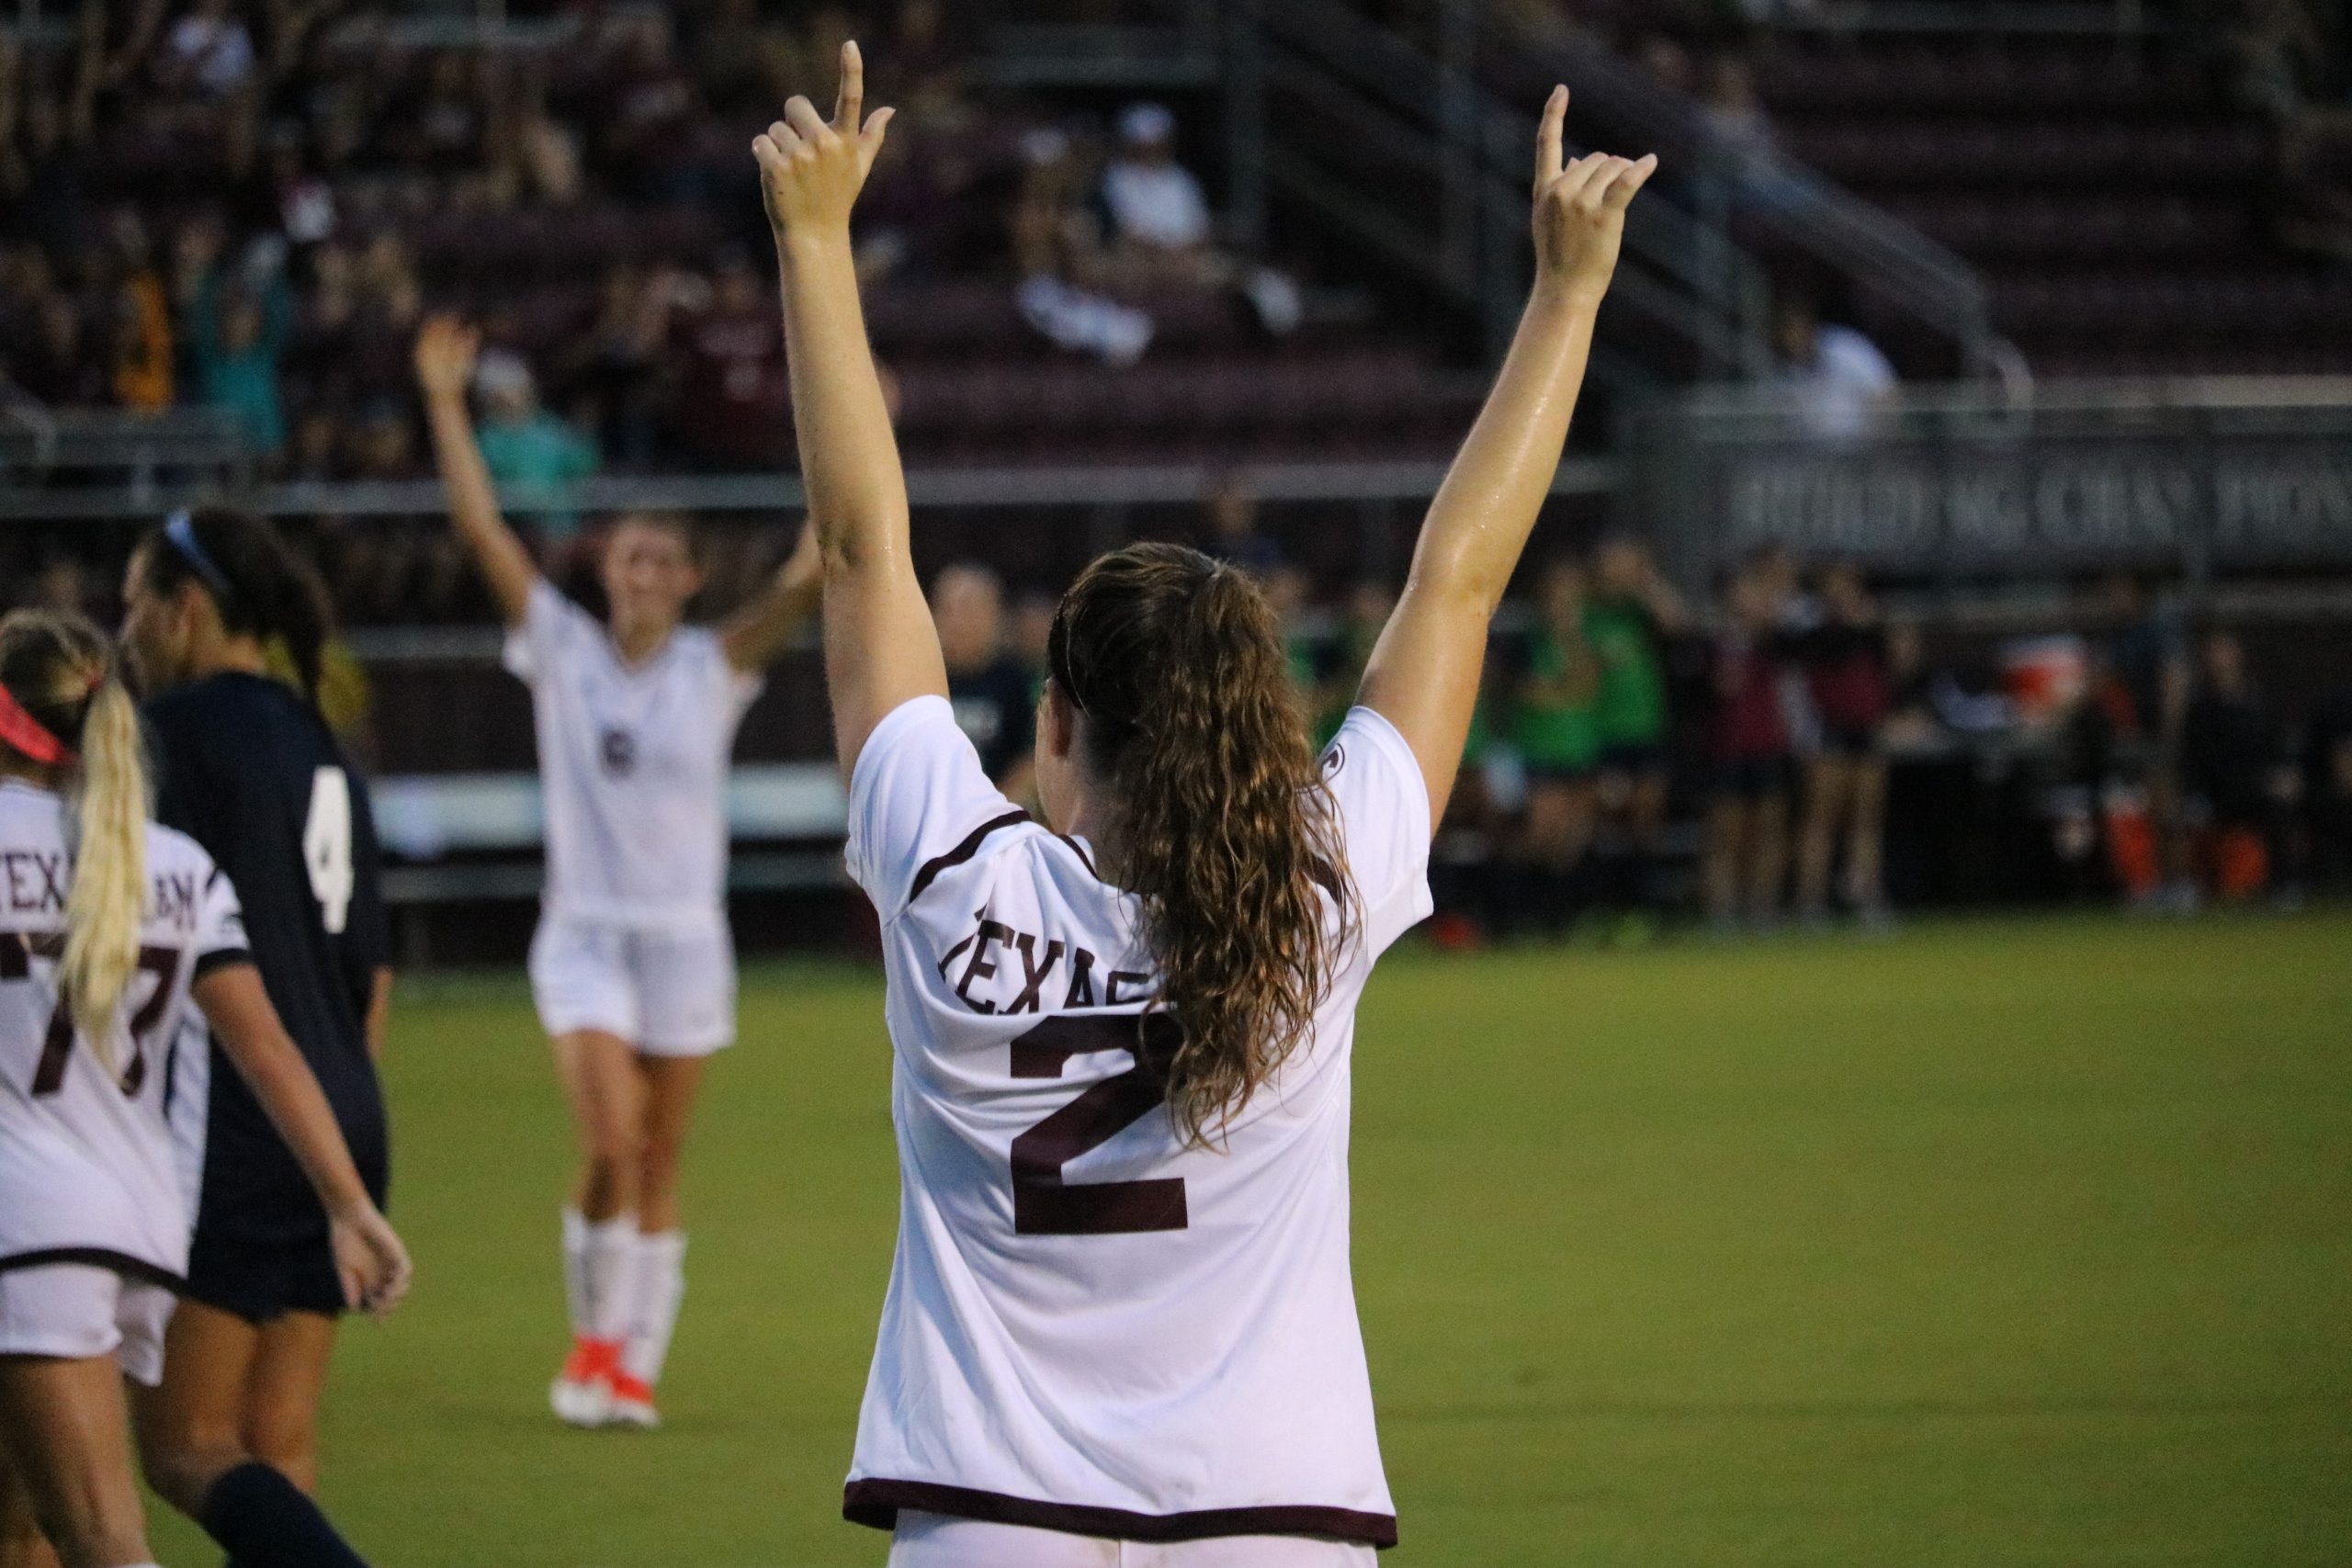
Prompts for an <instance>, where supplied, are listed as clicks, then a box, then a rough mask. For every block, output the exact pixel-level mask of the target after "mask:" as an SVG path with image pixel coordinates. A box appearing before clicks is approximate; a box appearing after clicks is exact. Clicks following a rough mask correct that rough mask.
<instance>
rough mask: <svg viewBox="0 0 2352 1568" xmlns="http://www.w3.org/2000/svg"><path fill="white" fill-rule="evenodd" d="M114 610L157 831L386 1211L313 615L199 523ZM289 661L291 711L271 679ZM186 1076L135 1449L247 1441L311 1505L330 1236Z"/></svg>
mask: <svg viewBox="0 0 2352 1568" xmlns="http://www.w3.org/2000/svg"><path fill="white" fill-rule="evenodd" d="M123 599H124V604H125V605H126V610H127V615H126V619H125V621H124V627H123V631H124V642H125V644H126V647H127V649H128V651H129V655H130V660H131V662H132V664H133V666H134V667H135V670H136V672H137V674H138V676H139V680H140V682H141V687H142V688H143V690H144V692H145V694H146V704H145V709H144V717H145V719H146V722H147V728H148V734H149V737H150V739H151V742H152V744H153V749H154V753H155V767H156V802H155V805H156V815H157V817H158V818H159V819H160V820H161V821H163V822H164V824H165V825H166V826H168V827H173V828H177V829H180V830H181V831H183V832H186V833H187V834H188V835H189V836H190V837H191V838H193V839H195V840H197V842H198V843H199V844H201V845H203V846H204V848H205V849H206V850H207V851H208V852H210V854H211V855H212V856H213V858H214V859H215V860H216V861H217V862H218V863H220V866H221V868H222V869H223V870H225V871H226V872H227V873H228V874H229V876H230V878H231V880H232V881H233V882H234V883H235V884H236V886H237V889H238V892H239V894H240V895H241V897H243V903H244V912H245V925H246V929H247V932H248V935H249V939H250V942H251V944H252V949H253V953H254V961H255V962H256V964H258V965H259V966H260V969H261V976H262V981H263V984H264V986H265V987H266V989H267V991H268V993H269V997H270V999H271V1001H272V1002H273V1003H274V1004H276V1006H277V1011H278V1013H279V1015H280V1016H281V1017H282V1018H283V1019H284V1020H285V1021H286V1027H287V1032H288V1033H289V1034H291V1035H292V1036H293V1038H294V1040H295V1042H296V1043H298V1044H299V1045H300V1047H301V1051H302V1055H303V1056H304V1058H305V1059H306V1060H307V1061H308V1062H309V1063H310V1066H311V1072H312V1073H313V1074H314V1075H315V1076H316V1077H317V1078H318V1080H319V1084H320V1087H321V1089H323V1090H324V1091H325V1094H326V1098H327V1101H328V1103H329V1104H330V1105H331V1106H332V1107H333V1108H334V1114H335V1120H336V1122H338V1123H339V1124H340V1126H341V1127H342V1130H343V1135H344V1138H345V1142H347V1143H348V1144H349V1145H350V1146H351V1151H352V1156H353V1159H354V1161H355V1163H356V1165H357V1167H358V1168H359V1172H360V1175H361V1177H362V1179H364V1180H365V1182H366V1184H367V1187H368V1194H369V1196H370V1197H372V1198H373V1199H374V1200H375V1201H377V1202H378V1203H379V1204H380V1203H382V1202H383V1201H384V1198H385V1189H386V1185H387V1181H388V1178H389V1164H390V1150H389V1140H388V1135H387V1129H386V1119H385V1112H384V1100H383V1095H382V1092H381V1089H379V1085H378V1082H377V1077H376V1057H377V1055H378V1053H379V1051H380V1049H381V1046H382V1041H383V1028H384V1019H385V1014H386V1010H387V1007H388V1003H389V999H390V988H391V970H390V955H389V951H388V948H389V935H388V931H387V918H386V914H385V908H384V897H383V888H382V885H381V880H380V874H379V854H378V851H377V845H376V833H375V824H374V818H373V816H372V814H371V812H370V811H369V808H368V787H367V782H366V781H365V780H364V779H363V778H362V777H361V776H360V773H359V771H358V770H357V769H356V767H354V766H353V765H352V761H351V760H350V758H349V757H348V756H346V755H345V752H344V750H343V748H342V746H341V745H340V744H339V743H338V742H337V741H336V739H335V738H334V733H333V732H332V731H331V730H330V729H329V728H328V727H327V724H326V721H325V720H324V719H323V718H322V716H320V713H319V710H318V706H317V701H316V693H317V689H318V682H319V671H320V660H321V656H322V649H323V646H324V644H325V641H326V637H327V626H328V623H327V616H326V610H325V605H324V602H323V596H322V593H321V591H320V589H319V586H318V583H317V581H316V580H315V578H313V577H312V576H311V573H310V572H309V571H308V570H306V569H304V568H303V567H302V566H300V564H299V563H298V562H297V561H296V559H295V558H294V557H293V556H292V555H291V554H290V553H289V552H288V549H287V547H286V545H285V543H284V542H283V541H282V540H281V539H280V538H279V537H278V536H277V533H276V532H275V530H273V529H272V528H271V527H270V526H269V525H267V524H266V523H264V522H262V521H261V520H260V519H258V518H254V517H251V516H248V515H245V514H243V513H236V512H230V511H222V510H203V511H198V512H197V513H192V514H191V513H175V514H174V515H173V517H172V518H171V520H170V521H169V522H167V523H165V524H164V525H163V526H161V527H159V528H156V529H154V530H153V532H151V533H150V534H149V535H148V536H146V537H145V538H144V539H143V540H141V542H140V544H139V546H138V547H137V549H136V550H134V551H133V553H132V555H131V558H130V570H129V573H128V575H127V578H126V580H125V582H124V585H123ZM277 650H282V652H283V653H284V655H286V656H287V657H288V658H289V659H290V660H291V663H292V665H293V669H294V671H295V676H296V680H297V681H299V682H300V689H299V690H298V689H297V688H296V687H295V686H293V685H289V684H288V683H287V682H285V681H284V680H281V679H279V678H278V677H277V676H276V675H274V674H272V673H271V672H270V667H271V659H272V656H273V652H274V651H277ZM186 1055H187V1066H188V1068H190V1069H193V1070H192V1071H188V1070H187V1069H184V1077H183V1079H182V1082H181V1085H180V1086H179V1088H178V1090H177V1096H176V1098H177V1100H178V1103H179V1104H180V1105H181V1106H183V1107H185V1108H187V1109H185V1110H184V1111H181V1112H180V1114H182V1115H185V1116H191V1117H193V1116H197V1115H199V1114H200V1116H201V1118H202V1122H203V1148H204V1159H203V1165H202V1179H201V1186H200V1192H199V1197H198V1207H197V1216H196V1234H195V1237H194V1240H193V1242H192V1244H191V1247H190V1250H189V1257H188V1277H187V1291H186V1293H185V1296H184V1298H183V1301H182V1303H181V1306H180V1310H179V1311H178V1313H177V1314H175V1316H174V1318H173V1320H172V1325H171V1334H170V1338H169V1341H168V1344H167V1346H166V1350H165V1357H164V1363H165V1365H164V1385H163V1389H162V1392H161V1396H160V1398H158V1399H157V1400H156V1401H154V1402H153V1405H152V1408H151V1409H150V1410H149V1412H148V1413H147V1416H146V1418H145V1419H144V1420H143V1421H142V1432H141V1439H142V1442H143V1443H145V1444H146V1446H147V1447H148V1448H149V1449H150V1450H153V1452H155V1453H157V1454H159V1455H168V1454H171V1453H175V1452H187V1451H193V1450H203V1449H205V1448H208V1447H212V1446H217V1445H219V1444H220V1443H221V1442H224V1441H230V1440H236V1441H242V1442H243V1444H244V1445H245V1446H246V1447H248V1448H249V1449H250V1450H252V1451H253V1452H254V1454H255V1455H257V1456H258V1457H260V1458H261V1459H263V1460H265V1461H267V1462H268V1463H270V1464H272V1465H274V1466H276V1467H277V1469H278V1470H280V1471H282V1472H284V1473H285V1474H286V1475H288V1477H289V1478H291V1479H292V1480H293V1481H294V1482H296V1483H298V1484H299V1485H301V1486H302V1487H304V1488H305V1489H308V1488H309V1487H311V1485H312V1484H313V1483H314V1482H315V1480H316V1478H317V1472H318V1458H317V1447H316V1430H317V1418H318V1407H319V1401H320V1396H321V1394H322V1392H323V1390H324V1387H325V1383H326V1376H327V1367H328V1363H329V1359H330V1357H331V1355H332V1353H333V1351H334V1336H335V1325H336V1322H337V1319H338V1318H339V1316H340V1315H341V1314H342V1313H343V1312H344V1310H345V1301H344V1293H343V1291H342V1289H341V1287H340V1286H339V1284H338V1282H337V1280H336V1278H335V1271H334V1254H333V1251H332V1250H331V1248H330V1247H329V1245H328V1226H327V1216H326V1214H325V1213H324V1211H323V1210H322V1208H321V1207H320V1205H319V1201H318V1200H317V1198H316V1197H315V1196H313V1195H312V1192H311V1186H310V1184H309V1182H308V1181H307V1180H305V1179H304V1177H303V1174H302V1170H301V1168H300V1165H299V1164H298V1163H297V1161H296V1159H295V1157H294V1155H293V1154H292V1152H291V1151H289V1150H288V1147H287V1145H286V1143H285V1140H284V1139H282V1138H281V1137H279V1136H278V1134H277V1131H276V1130H275V1129H274V1128H273V1127H272V1126H271V1124H270V1122H269V1120H268V1118H267V1117H266V1115H265V1114H264V1112H263V1110H262V1107H261V1105H260V1104H259V1102H258V1101H257V1100H255V1099H254V1093H253V1090H252V1089H250V1088H249V1087H248V1086H247V1084H246V1083H245V1081H244V1079H243V1077H240V1076H239V1074H238V1073H237V1072H236V1070H235V1069H234V1067H233V1066H231V1065H230V1064H228V1063H227V1062H226V1061H225V1060H223V1059H221V1057H220V1055H219V1053H218V1052H217V1051H215V1052H212V1053H209V1054H208V1053H206V1052H204V1051H202V1050H197V1051H194V1052H189V1053H187V1054H186ZM208 1055H209V1058H210V1059H209V1063H208V1061H207V1057H208ZM208 1066H209V1072H208V1071H207V1070H206V1069H207V1067H208Z"/></svg>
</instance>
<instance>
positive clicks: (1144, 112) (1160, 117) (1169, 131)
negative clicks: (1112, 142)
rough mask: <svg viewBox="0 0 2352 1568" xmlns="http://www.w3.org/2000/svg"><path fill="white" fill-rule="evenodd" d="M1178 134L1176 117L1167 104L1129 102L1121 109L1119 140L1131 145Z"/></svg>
mask: <svg viewBox="0 0 2352 1568" xmlns="http://www.w3.org/2000/svg"><path fill="white" fill-rule="evenodd" d="M1175 134H1176V117H1175V116H1174V115H1172V114H1170V113H1169V112H1168V106H1167V105H1165V104H1129V105H1128V106H1127V107H1125V108H1124V109H1122V110H1120V111H1119V140H1120V141H1125V143H1127V145H1129V146H1130V147H1141V146H1147V145H1148V144H1150V143H1151V142H1154V141H1169V140H1170V139H1171V138H1172V137H1174V136H1175Z"/></svg>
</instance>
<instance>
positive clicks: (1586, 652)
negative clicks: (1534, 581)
mask: <svg viewBox="0 0 2352 1568" xmlns="http://www.w3.org/2000/svg"><path fill="white" fill-rule="evenodd" d="M1588 587H1589V584H1588V581H1587V579H1586V576H1585V570H1584V567H1583V565H1582V564H1581V563H1580V562H1577V561H1575V560H1570V559H1562V560H1555V561H1554V562H1552V563H1551V564H1550V565H1549V566H1547V567H1545V568H1544V573H1543V577H1542V579H1541V581H1540V582H1539V583H1538V586H1537V589H1536V594H1537V615H1536V623H1535V625H1534V626H1533V627H1532V628H1531V629H1530V631H1529V633H1528V637H1527V652H1526V662H1525V667H1524V668H1523V669H1522V670H1521V672H1520V679H1519V682H1518V684H1517V690H1516V691H1515V692H1514V694H1513V701H1512V705H1511V706H1512V724H1511V729H1512V734H1513V737H1514V739H1516V740H1517V742H1518V747H1519V754H1520V758H1521V761H1523V762H1525V764H1526V766H1527V818H1526V821H1525V823H1524V824H1523V825H1522V827H1521V832H1520V839H1519V844H1518V852H1517V855H1516V857H1515V858H1516V859H1517V861H1518V865H1517V867H1516V868H1515V871H1516V874H1517V877H1518V879H1519V882H1520V886H1521V889H1522V892H1521V897H1520V898H1519V899H1518V900H1517V902H1519V903H1520V904H1521V908H1520V910H1519V911H1517V913H1518V914H1519V915H1520V916H1521V917H1522V918H1528V919H1532V920H1533V921H1534V922H1535V923H1536V924H1538V925H1540V926H1542V927H1544V928H1547V929H1555V930H1556V929H1559V928H1562V927H1565V926H1566V924H1567V922H1568V921H1569V920H1570V919H1573V918H1574V917H1575V916H1576V914H1577V911H1578V909H1579V908H1581V906H1582V905H1583V904H1584V902H1585V901H1586V897H1587V892H1588V890H1587V888H1586V887H1585V886H1584V881H1583V877H1582V873H1583V870H1584V864H1585V855H1586V852H1588V851H1589V850H1590V849H1591V848H1592V836H1593V829H1595V828H1596V827H1597V826H1598V825H1599V822H1600V792H1599V782H1600V748H1601V738H1600V692H1601V684H1602V680H1603V676H1602V664H1601V659H1600V651H1599V649H1596V648H1595V646H1594V645H1593V642H1592V640H1591V638H1590V637H1589V635H1588V623H1587V620H1586V612H1587V610H1588V609H1589V607H1590V600H1589V594H1588Z"/></svg>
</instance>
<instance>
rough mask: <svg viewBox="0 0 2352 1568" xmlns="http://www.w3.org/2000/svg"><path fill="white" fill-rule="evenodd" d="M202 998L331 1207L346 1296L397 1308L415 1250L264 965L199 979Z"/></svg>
mask: <svg viewBox="0 0 2352 1568" xmlns="http://www.w3.org/2000/svg"><path fill="white" fill-rule="evenodd" d="M195 997H196V1005H197V1006H198V1008H200V1009H201V1010H203V1012H204V1020H205V1021H206V1022H207V1023H209V1024H210V1025H211V1026H212V1033H213V1036H214V1038H216V1039H218V1040H219V1041H220V1045H221V1048H222V1049H223V1050H225V1051H226V1052H228V1054H229V1059H230V1060H231V1061H232V1062H233V1063H235V1064H236V1066H237V1072H238V1074H239V1075H240V1076H241V1077H243V1078H244V1080H245V1083H246V1084H247V1086H248V1087H250V1088H251V1089H253V1091H254V1098H255V1099H257V1100H260V1101H261V1104H262V1109H263V1110H264V1111H267V1112H268V1113H269V1120H270V1122H271V1124H272V1125H274V1126H275V1127H277V1134H278V1136H279V1137H281V1138H284V1139H285V1140H286V1146H287V1147H288V1149H290V1150H292V1151H293V1154H294V1158H295V1161H296V1163H298V1164H300V1166H301V1168H302V1174H303V1175H305V1176H307V1177H309V1178H310V1180H311V1190H313V1191H315V1192H316V1193H317V1194H318V1195H319V1202H320V1204H321V1206H322V1207H323V1208H324V1209H325V1210H326V1212H327V1224H328V1233H329V1239H330V1241H331V1242H332V1244H333V1246H334V1261H335V1271H336V1273H337V1274H338V1275H340V1276H341V1278H342V1280H343V1294H344V1299H345V1301H346V1302H347V1303H350V1304H351V1305H352V1306H354V1307H365V1308H367V1309H368V1311H370V1312H373V1313H376V1314H379V1315H380V1314H384V1313H388V1312H390V1311H391V1310H392V1308H393V1307H395V1306H398V1305H399V1304H400V1300H401V1297H402V1296H403V1295H405V1294H407V1293H408V1281H409V1260H408V1249H407V1248H406V1247H402V1246H401V1238H400V1237H399V1236H398V1235H395V1234H394V1233H393V1231H392V1227H391V1226H390V1224H387V1223H386V1222H385V1219H384V1216H383V1215H382V1214H381V1213H378V1212H377V1209H376V1203H375V1200H373V1199H371V1198H370V1197H368V1188H367V1185H366V1183H364V1182H362V1181H361V1180H360V1179H359V1171H358V1168H356V1167H355V1166H354V1165H353V1164H352V1163H351V1150H350V1147H349V1146H348V1145H345V1143H344V1141H343V1129H342V1128H341V1127H339V1126H338V1125H336V1123H335V1119H334V1111H333V1109H331V1108H330V1107H329V1106H328V1104H327V1097H326V1096H325V1095H324V1094H322V1093H321V1092H320V1091H319V1080H318V1079H317V1078H316V1077H312V1076H311V1065H310V1064H309V1063H308V1062H306V1061H304V1060H303V1059H302V1053H301V1050H300V1047H298V1046H297V1045H296V1044H295V1043H294V1042H293V1041H292V1040H291V1039H289V1038H288V1036H287V1033H286V1026H285V1025H284V1024H282V1023H280V1022H279V1021H278V1018H277V1009H276V1008H274V1007H272V1006H270V1003H269V995H268V993H267V992H266V991H264V990H263V989H262V985H261V971H260V970H258V969H256V968H254V966H253V965H252V964H232V965H229V966H227V967H225V968H220V969H215V970H214V971H213V972H212V973H211V974H209V975H207V976H204V977H203V978H202V979H199V980H198V981H197V983H196V987H195Z"/></svg>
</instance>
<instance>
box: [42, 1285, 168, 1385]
mask: <svg viewBox="0 0 2352 1568" xmlns="http://www.w3.org/2000/svg"><path fill="white" fill-rule="evenodd" d="M178 1304H179V1302H178V1298H177V1297H175V1296H174V1295H173V1294H172V1292H169V1291H167V1290H165V1289H164V1287H163V1286H161V1285H157V1284H152V1283H150V1282H148V1281H147V1280H133V1279H130V1278H129V1277H127V1276H125V1275H121V1274H118V1273H116V1272H115V1271H114V1270H113V1269H107V1268H102V1267H100V1266H99V1265H97V1264H94V1263H43V1264H40V1265H38V1266H36V1267H34V1268H30V1269H0V1356H56V1357H60V1358H62V1359H66V1360H74V1361H83V1360H92V1359H96V1358H98V1357H100V1356H112V1357H113V1358H114V1359H115V1360H116V1362H117V1363H118V1364H119V1366H120V1367H121V1368H122V1371H123V1375H124V1376H126V1377H128V1378H130V1380H131V1381H132V1382H140V1383H144V1384H145V1385H147V1386H148V1387H149V1388H153V1387H154V1386H155V1385H156V1384H157V1383H159V1382H163V1381H164V1328H165V1326H166V1325H169V1324H170V1323H171V1321H172V1309H173V1308H174V1307H175V1306H177V1305H178Z"/></svg>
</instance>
